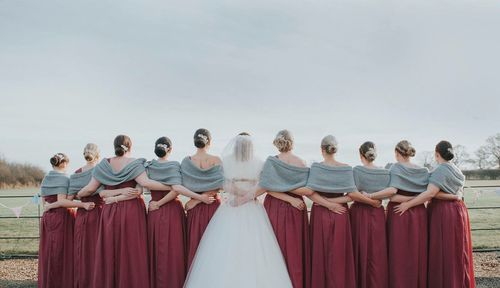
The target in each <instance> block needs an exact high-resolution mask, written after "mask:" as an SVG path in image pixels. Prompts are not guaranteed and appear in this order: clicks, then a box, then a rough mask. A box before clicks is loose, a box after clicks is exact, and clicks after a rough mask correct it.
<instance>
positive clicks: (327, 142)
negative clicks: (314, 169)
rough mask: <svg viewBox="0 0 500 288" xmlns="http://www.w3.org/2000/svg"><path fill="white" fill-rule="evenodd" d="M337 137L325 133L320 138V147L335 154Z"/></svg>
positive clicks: (328, 152)
mask: <svg viewBox="0 0 500 288" xmlns="http://www.w3.org/2000/svg"><path fill="white" fill-rule="evenodd" d="M338 145H339V144H338V142H337V138H335V136H333V135H327V136H325V137H323V139H322V140H321V149H322V150H324V151H325V152H326V153H327V154H335V153H337V150H338Z"/></svg>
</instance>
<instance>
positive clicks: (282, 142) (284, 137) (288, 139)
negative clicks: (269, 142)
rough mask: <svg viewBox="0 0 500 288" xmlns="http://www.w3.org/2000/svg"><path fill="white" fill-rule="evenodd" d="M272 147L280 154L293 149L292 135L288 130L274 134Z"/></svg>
mask: <svg viewBox="0 0 500 288" xmlns="http://www.w3.org/2000/svg"><path fill="white" fill-rule="evenodd" d="M273 144H274V146H276V148H278V151H280V152H288V151H291V150H292V149H293V135H292V133H291V132H290V131H288V130H281V131H279V132H278V134H276V137H275V138H274V141H273Z"/></svg>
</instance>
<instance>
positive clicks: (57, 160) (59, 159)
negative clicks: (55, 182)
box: [50, 153, 69, 167]
mask: <svg viewBox="0 0 500 288" xmlns="http://www.w3.org/2000/svg"><path fill="white" fill-rule="evenodd" d="M63 163H69V158H68V156H67V155H66V154H64V153H57V154H54V156H52V157H51V158H50V164H51V165H52V167H59V166H60V165H61V164H63Z"/></svg>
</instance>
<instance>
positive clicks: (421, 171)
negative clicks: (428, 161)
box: [368, 140, 429, 288]
mask: <svg viewBox="0 0 500 288" xmlns="http://www.w3.org/2000/svg"><path fill="white" fill-rule="evenodd" d="M415 153H416V150H415V148H413V146H412V145H411V144H410V142H408V141H406V140H402V141H400V142H399V143H398V144H397V145H396V148H395V156H396V160H397V163H395V164H393V165H392V166H391V168H390V170H389V171H390V175H391V181H390V184H389V187H388V188H386V189H383V190H381V191H378V192H375V193H371V194H368V196H369V197H371V198H372V199H383V198H386V197H389V196H392V195H393V196H392V197H391V201H390V202H389V204H388V205H387V242H388V257H389V258H388V261H389V262H388V263H389V271H390V272H389V287H391V288H393V287H394V288H398V287H408V288H425V287H426V285H427V240H428V239H427V210H426V208H425V206H424V204H423V203H422V204H420V205H416V206H415V207H412V208H411V209H409V210H408V211H407V213H405V214H403V215H400V214H397V213H396V211H395V210H394V208H395V207H396V206H397V205H398V204H399V203H398V202H405V201H408V200H410V199H411V197H414V196H416V195H418V194H420V193H422V192H424V191H425V190H426V189H427V184H428V183H429V171H428V170H427V168H423V167H419V166H417V165H416V164H413V163H412V162H411V161H410V159H411V157H414V156H415Z"/></svg>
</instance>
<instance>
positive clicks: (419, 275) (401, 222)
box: [387, 202, 428, 288]
mask: <svg viewBox="0 0 500 288" xmlns="http://www.w3.org/2000/svg"><path fill="white" fill-rule="evenodd" d="M396 205H399V203H394V202H389V204H388V205H387V242H388V247H389V248H388V250H389V251H388V253H389V254H388V255H389V258H388V259H389V287H391V288H400V287H405V288H426V285H427V252H428V251H427V240H428V239H427V210H426V208H425V206H424V205H423V204H422V205H419V206H415V207H413V208H410V209H408V210H407V211H406V212H405V213H404V214H403V215H399V214H396V213H395V212H394V207H395V206H396Z"/></svg>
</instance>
